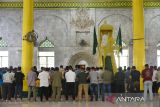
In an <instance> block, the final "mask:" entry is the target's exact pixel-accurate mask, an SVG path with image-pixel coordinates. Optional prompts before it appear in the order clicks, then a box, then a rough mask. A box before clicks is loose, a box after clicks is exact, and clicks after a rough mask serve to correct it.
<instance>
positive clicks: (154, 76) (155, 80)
mask: <svg viewBox="0 0 160 107" xmlns="http://www.w3.org/2000/svg"><path fill="white" fill-rule="evenodd" d="M156 75H157V66H154V69H153V75H152V82H153V85H152V91H153V94H156V93H158V88H157V79H156Z"/></svg>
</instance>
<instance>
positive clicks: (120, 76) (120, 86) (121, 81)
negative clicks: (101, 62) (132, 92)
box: [114, 67, 125, 93]
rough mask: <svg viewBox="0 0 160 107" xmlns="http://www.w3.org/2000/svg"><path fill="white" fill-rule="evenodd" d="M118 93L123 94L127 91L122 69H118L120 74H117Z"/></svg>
mask: <svg viewBox="0 0 160 107" xmlns="http://www.w3.org/2000/svg"><path fill="white" fill-rule="evenodd" d="M114 79H115V84H116V92H117V93H123V92H124V91H125V87H124V81H125V73H124V72H123V71H122V67H119V68H118V72H117V73H116V74H115V78H114Z"/></svg>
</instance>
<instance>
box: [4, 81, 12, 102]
mask: <svg viewBox="0 0 160 107" xmlns="http://www.w3.org/2000/svg"><path fill="white" fill-rule="evenodd" d="M11 87H12V84H11V83H3V87H2V93H3V100H11V89H12V88H11Z"/></svg>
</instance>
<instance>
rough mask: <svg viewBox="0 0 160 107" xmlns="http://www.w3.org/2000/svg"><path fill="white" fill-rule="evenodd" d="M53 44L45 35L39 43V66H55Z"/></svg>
mask: <svg viewBox="0 0 160 107" xmlns="http://www.w3.org/2000/svg"><path fill="white" fill-rule="evenodd" d="M53 48H54V44H53V43H52V42H51V41H49V40H48V38H47V37H46V39H45V40H43V41H42V42H41V43H40V45H39V52H38V63H39V67H40V68H41V67H55V53H54V50H53Z"/></svg>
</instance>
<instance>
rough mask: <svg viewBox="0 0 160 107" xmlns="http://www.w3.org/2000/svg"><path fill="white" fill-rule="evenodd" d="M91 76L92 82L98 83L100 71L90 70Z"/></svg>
mask: <svg viewBox="0 0 160 107" xmlns="http://www.w3.org/2000/svg"><path fill="white" fill-rule="evenodd" d="M89 77H90V83H95V84H97V83H98V72H96V71H91V72H89Z"/></svg>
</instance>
